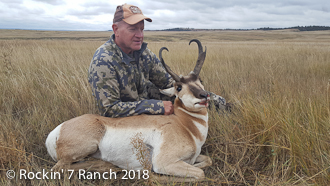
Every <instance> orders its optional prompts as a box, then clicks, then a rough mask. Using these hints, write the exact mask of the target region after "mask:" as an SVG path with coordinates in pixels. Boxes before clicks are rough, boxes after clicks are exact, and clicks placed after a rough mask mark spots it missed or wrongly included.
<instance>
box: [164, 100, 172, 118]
mask: <svg viewBox="0 0 330 186" xmlns="http://www.w3.org/2000/svg"><path fill="white" fill-rule="evenodd" d="M163 103H164V108H165V113H164V115H170V114H173V112H174V107H173V104H172V102H171V101H163Z"/></svg>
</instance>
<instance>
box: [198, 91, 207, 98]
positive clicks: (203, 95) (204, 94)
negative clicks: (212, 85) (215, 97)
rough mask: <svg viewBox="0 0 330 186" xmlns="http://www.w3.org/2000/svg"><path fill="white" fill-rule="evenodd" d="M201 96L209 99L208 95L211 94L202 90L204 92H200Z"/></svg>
mask: <svg viewBox="0 0 330 186" xmlns="http://www.w3.org/2000/svg"><path fill="white" fill-rule="evenodd" d="M199 96H200V97H201V98H205V99H207V97H208V96H209V94H208V93H207V92H202V93H200V95H199Z"/></svg>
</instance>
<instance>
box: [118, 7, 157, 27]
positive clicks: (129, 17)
mask: <svg viewBox="0 0 330 186" xmlns="http://www.w3.org/2000/svg"><path fill="white" fill-rule="evenodd" d="M144 19H145V20H147V21H149V22H152V20H151V19H150V18H149V17H146V16H144V15H143V14H142V11H141V9H140V8H139V7H137V6H133V5H129V4H126V3H125V4H123V5H119V6H117V9H116V12H115V15H114V17H113V22H114V23H115V22H119V21H121V20H123V21H125V22H126V23H127V24H130V25H134V24H136V23H138V22H140V21H142V20H144Z"/></svg>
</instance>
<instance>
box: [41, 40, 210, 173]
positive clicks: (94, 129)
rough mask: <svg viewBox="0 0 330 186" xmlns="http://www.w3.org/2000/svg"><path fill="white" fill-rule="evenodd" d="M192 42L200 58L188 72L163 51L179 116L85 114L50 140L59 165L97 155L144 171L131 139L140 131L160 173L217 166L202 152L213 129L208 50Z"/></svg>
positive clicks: (62, 126)
mask: <svg viewBox="0 0 330 186" xmlns="http://www.w3.org/2000/svg"><path fill="white" fill-rule="evenodd" d="M191 42H196V43H197V44H198V48H199V56H198V60H197V63H196V67H195V69H194V70H193V71H192V72H191V73H190V74H189V75H187V76H178V75H177V74H175V73H173V72H172V70H171V69H170V68H169V67H168V66H167V65H166V64H165V63H164V60H163V58H162V50H164V49H165V50H167V48H165V47H163V48H161V49H160V51H159V58H160V60H161V62H162V64H163V66H164V68H165V69H166V71H167V72H168V73H169V74H170V75H171V76H172V77H173V79H174V80H175V83H174V86H173V87H172V88H170V89H166V90H162V93H164V94H167V95H172V96H174V95H175V96H176V99H175V101H174V114H172V115H168V116H165V115H138V116H131V117H124V118H108V117H103V116H99V115H92V114H86V115H82V116H79V117H76V118H73V119H71V120H68V121H65V122H64V123H62V124H60V125H59V126H57V127H56V128H55V129H54V130H53V131H52V132H51V133H50V134H49V135H48V137H47V140H46V147H47V150H48V153H49V154H50V156H51V157H52V158H53V159H54V160H55V161H58V162H57V163H56V165H55V167H54V168H59V167H63V166H65V165H71V164H72V163H73V162H77V161H80V160H82V159H83V158H85V157H88V156H92V157H95V158H98V159H101V160H103V161H106V162H110V163H112V164H114V165H116V166H118V167H120V168H123V169H126V170H142V169H143V168H144V167H143V165H141V163H140V162H139V161H138V158H137V157H136V155H135V154H134V151H133V148H134V147H133V145H132V143H131V140H132V138H134V136H136V135H137V134H140V136H141V139H143V143H144V144H145V146H146V147H147V149H148V153H149V155H150V156H149V157H150V160H151V161H150V162H151V167H152V170H153V171H154V172H155V173H159V174H165V175H173V176H179V177H186V178H193V179H203V178H204V177H205V176H204V172H203V170H202V169H201V168H204V167H207V166H210V165H211V164H212V161H211V159H210V158H209V157H208V156H204V155H200V152H201V147H202V145H203V144H204V143H205V140H206V137H207V132H208V113H207V107H208V101H209V99H210V97H209V95H208V93H207V92H206V91H205V90H204V87H203V85H202V84H201V82H200V80H199V78H198V77H199V72H200V70H201V68H202V65H203V63H204V60H205V56H206V50H205V51H203V48H202V45H201V43H200V41H198V40H195V39H194V40H191V41H190V43H191ZM190 43H189V44H190ZM205 49H206V48H205ZM86 169H87V167H86Z"/></svg>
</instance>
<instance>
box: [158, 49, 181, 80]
mask: <svg viewBox="0 0 330 186" xmlns="http://www.w3.org/2000/svg"><path fill="white" fill-rule="evenodd" d="M163 50H167V51H168V49H167V48H166V47H162V48H161V49H160V50H159V59H160V62H161V63H162V64H163V66H164V68H165V70H166V72H167V73H169V74H170V75H171V76H172V78H173V79H174V80H175V81H176V82H180V77H179V76H178V75H177V74H176V73H174V72H173V71H172V70H171V68H170V67H169V66H167V65H166V64H165V62H164V59H163V56H162V51H163Z"/></svg>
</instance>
